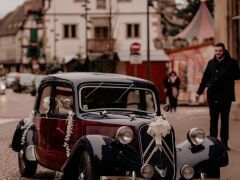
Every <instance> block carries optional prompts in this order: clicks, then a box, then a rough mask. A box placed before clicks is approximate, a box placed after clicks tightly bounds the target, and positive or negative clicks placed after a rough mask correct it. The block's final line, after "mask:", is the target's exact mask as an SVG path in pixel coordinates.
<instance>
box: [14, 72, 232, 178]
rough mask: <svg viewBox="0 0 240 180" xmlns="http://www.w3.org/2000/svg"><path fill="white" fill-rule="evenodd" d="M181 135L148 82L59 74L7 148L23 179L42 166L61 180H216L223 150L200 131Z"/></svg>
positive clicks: (46, 84)
mask: <svg viewBox="0 0 240 180" xmlns="http://www.w3.org/2000/svg"><path fill="white" fill-rule="evenodd" d="M166 107H167V106H166ZM186 135H187V138H186V140H185V141H184V142H182V143H181V144H179V145H175V134H174V129H173V128H172V126H171V125H170V124H169V122H168V120H167V119H166V117H165V116H163V114H162V113H161V112H160V103H159V94H158V90H157V88H156V86H155V85H154V84H153V83H152V82H150V81H147V80H144V79H140V78H136V77H131V76H125V75H119V74H104V73H62V74H54V75H49V76H47V77H45V78H44V79H43V80H42V81H41V84H40V86H39V88H38V91H37V94H36V100H35V105H34V108H33V112H32V113H31V115H30V116H29V117H28V118H24V119H23V120H21V121H20V122H19V124H18V126H17V128H16V131H15V133H14V136H13V140H12V144H11V147H12V149H13V150H14V151H16V152H18V161H19V169H20V172H21V174H22V176H28V177H31V176H34V175H35V173H36V169H37V164H40V165H42V166H44V167H46V168H49V169H52V170H55V171H59V172H62V179H87V180H97V179H108V180H109V179H165V180H171V179H192V178H201V179H204V178H205V177H213V178H218V177H219V176H220V167H223V166H226V165H227V164H228V154H227V151H226V149H225V147H224V146H223V144H222V143H221V142H220V141H219V140H217V139H215V138H212V137H205V133H204V131H203V130H202V129H199V128H193V129H191V130H189V132H188V133H186Z"/></svg>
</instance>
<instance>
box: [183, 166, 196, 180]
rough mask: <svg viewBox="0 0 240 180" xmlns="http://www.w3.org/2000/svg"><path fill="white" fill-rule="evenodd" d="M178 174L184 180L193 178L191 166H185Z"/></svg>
mask: <svg viewBox="0 0 240 180" xmlns="http://www.w3.org/2000/svg"><path fill="white" fill-rule="evenodd" d="M180 173H181V175H182V177H184V178H185V179H192V178H193V176H194V169H193V167H192V166H189V165H185V166H183V167H182V169H181V171H180Z"/></svg>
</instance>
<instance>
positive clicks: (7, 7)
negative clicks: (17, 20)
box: [0, 0, 25, 17]
mask: <svg viewBox="0 0 240 180" xmlns="http://www.w3.org/2000/svg"><path fill="white" fill-rule="evenodd" d="M24 1H25V0H0V17H3V16H5V15H6V14H7V13H8V12H10V11H12V10H14V9H15V8H16V7H17V6H18V5H20V4H22V3H23V2H24Z"/></svg>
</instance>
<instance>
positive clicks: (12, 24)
mask: <svg viewBox="0 0 240 180" xmlns="http://www.w3.org/2000/svg"><path fill="white" fill-rule="evenodd" d="M23 21H24V6H23V5H21V6H18V7H17V8H16V10H15V11H12V12H10V13H8V14H7V15H6V16H5V17H4V18H3V19H2V20H1V22H0V23H1V24H0V25H1V26H0V36H6V35H14V34H16V33H17V32H18V30H19V28H20V27H21V25H22V23H23Z"/></svg>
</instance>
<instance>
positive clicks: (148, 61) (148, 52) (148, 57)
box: [147, 0, 153, 80]
mask: <svg viewBox="0 0 240 180" xmlns="http://www.w3.org/2000/svg"><path fill="white" fill-rule="evenodd" d="M150 6H153V0H147V79H148V80H151V64H150V42H149V40H150V32H149V31H150V27H149V25H150V23H149V7H150Z"/></svg>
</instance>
